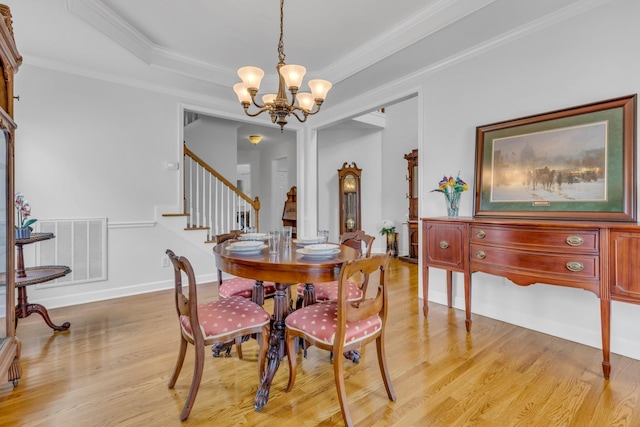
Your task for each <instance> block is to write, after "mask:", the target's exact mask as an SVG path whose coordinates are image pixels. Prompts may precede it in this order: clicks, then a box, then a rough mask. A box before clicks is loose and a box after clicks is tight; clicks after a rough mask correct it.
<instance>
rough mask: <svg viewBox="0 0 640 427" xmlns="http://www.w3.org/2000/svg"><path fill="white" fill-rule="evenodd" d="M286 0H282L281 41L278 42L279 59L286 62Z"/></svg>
mask: <svg viewBox="0 0 640 427" xmlns="http://www.w3.org/2000/svg"><path fill="white" fill-rule="evenodd" d="M283 22H284V0H280V41H279V42H278V60H279V61H280V62H282V63H284V58H285V54H284V24H283Z"/></svg>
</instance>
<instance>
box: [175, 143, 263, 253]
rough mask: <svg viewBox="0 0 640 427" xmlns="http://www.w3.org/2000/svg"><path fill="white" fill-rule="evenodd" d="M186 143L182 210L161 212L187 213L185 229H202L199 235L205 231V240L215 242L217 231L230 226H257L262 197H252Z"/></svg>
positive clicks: (239, 227) (198, 230)
mask: <svg viewBox="0 0 640 427" xmlns="http://www.w3.org/2000/svg"><path fill="white" fill-rule="evenodd" d="M183 147H184V150H183V162H182V164H183V167H182V171H183V211H182V212H181V213H165V214H162V216H163V217H165V218H168V217H184V218H185V219H186V226H185V227H184V230H185V231H193V232H196V231H197V232H199V233H198V234H196V236H200V235H202V237H203V241H204V243H215V242H216V236H217V235H218V234H224V233H228V232H229V231H231V230H244V229H245V228H246V227H250V226H251V227H255V228H256V230H258V229H259V221H260V216H259V213H260V199H259V198H258V197H256V198H255V199H254V200H251V199H250V198H249V197H248V196H247V195H246V194H244V193H243V192H242V191H240V190H239V189H238V188H237V187H236V186H235V185H233V184H232V183H231V182H230V181H229V180H227V179H226V178H225V177H223V176H222V175H220V174H219V173H218V172H217V171H216V170H214V169H213V168H212V167H211V166H209V165H208V164H207V163H206V162H205V161H203V160H202V159H201V158H200V157H198V156H197V155H196V154H195V153H193V152H192V151H190V150H189V149H188V148H187V146H186V144H185V145H184V146H183ZM194 234H195V233H194Z"/></svg>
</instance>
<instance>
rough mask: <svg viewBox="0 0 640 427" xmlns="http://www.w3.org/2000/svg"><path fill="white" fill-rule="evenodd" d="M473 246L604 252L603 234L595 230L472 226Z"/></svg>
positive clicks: (471, 238) (562, 251)
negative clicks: (601, 236)
mask: <svg viewBox="0 0 640 427" xmlns="http://www.w3.org/2000/svg"><path fill="white" fill-rule="evenodd" d="M470 241H471V243H476V244H480V243H481V244H483V245H499V246H502V247H517V248H527V249H530V250H540V251H545V252H560V253H565V252H570V253H594V252H598V251H599V249H600V234H599V231H598V230H592V229H584V230H582V229H575V228H574V229H565V228H536V227H530V226H529V227H518V226H504V225H501V226H496V225H491V224H489V225H488V224H478V225H472V226H471V230H470Z"/></svg>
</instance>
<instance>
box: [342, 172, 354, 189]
mask: <svg viewBox="0 0 640 427" xmlns="http://www.w3.org/2000/svg"><path fill="white" fill-rule="evenodd" d="M342 190H343V191H344V192H345V193H355V191H356V177H355V176H354V175H351V174H349V175H345V176H344V180H343V182H342Z"/></svg>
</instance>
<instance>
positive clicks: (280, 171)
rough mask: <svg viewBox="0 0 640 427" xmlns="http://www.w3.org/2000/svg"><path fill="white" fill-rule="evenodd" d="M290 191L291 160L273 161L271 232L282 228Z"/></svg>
mask: <svg viewBox="0 0 640 427" xmlns="http://www.w3.org/2000/svg"><path fill="white" fill-rule="evenodd" d="M288 191H289V158H288V157H280V158H278V159H273V160H272V161H271V228H270V229H271V230H279V229H280V228H281V226H282V209H283V208H284V202H285V201H286V200H287V192H288Z"/></svg>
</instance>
